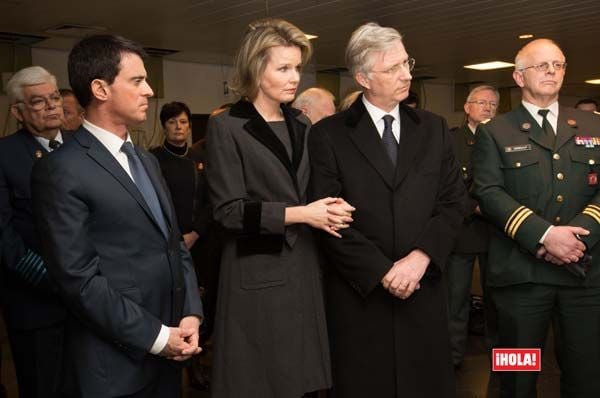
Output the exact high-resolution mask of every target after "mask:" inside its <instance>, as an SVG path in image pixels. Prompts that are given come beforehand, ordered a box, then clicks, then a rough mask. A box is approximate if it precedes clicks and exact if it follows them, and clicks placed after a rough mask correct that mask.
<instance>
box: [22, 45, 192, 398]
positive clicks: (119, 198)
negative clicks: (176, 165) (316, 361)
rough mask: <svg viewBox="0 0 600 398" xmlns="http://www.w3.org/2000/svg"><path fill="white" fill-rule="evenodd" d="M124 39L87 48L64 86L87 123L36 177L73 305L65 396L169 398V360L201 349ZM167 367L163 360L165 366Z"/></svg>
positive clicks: (52, 256)
mask: <svg viewBox="0 0 600 398" xmlns="http://www.w3.org/2000/svg"><path fill="white" fill-rule="evenodd" d="M143 55H144V52H143V50H142V49H141V47H140V46H139V45H137V44H136V43H133V42H131V41H129V40H127V39H124V38H121V37H117V36H112V35H99V36H91V37H88V38H86V39H83V40H82V41H81V42H79V43H78V44H76V45H75V47H74V48H73V49H72V50H71V53H70V54H69V62H68V70H69V81H70V83H71V87H72V88H73V91H74V92H75V95H76V96H77V98H78V100H79V102H80V104H81V105H82V106H84V107H85V113H86V119H85V120H84V124H83V127H84V128H82V129H80V130H78V131H77V133H75V135H74V137H73V139H72V140H71V141H70V142H69V143H68V144H66V145H64V146H63V147H62V148H61V150H60V151H58V152H57V153H56V154H55V156H51V157H48V158H46V159H44V160H43V161H41V162H38V164H37V165H36V167H35V168H34V171H33V175H32V189H33V198H34V212H35V219H36V223H37V225H38V229H39V230H40V233H41V234H42V235H43V236H44V237H45V239H44V241H43V242H42V246H43V253H44V259H45V260H46V263H47V265H48V269H49V270H50V272H51V274H52V275H53V276H54V277H55V279H56V281H57V283H58V285H59V288H60V292H61V293H62V295H63V297H64V300H65V302H66V303H67V305H68V306H69V309H70V311H71V312H70V314H71V315H72V316H70V317H69V319H68V322H67V328H66V330H67V335H66V338H65V346H66V351H65V356H66V358H67V361H66V363H67V366H66V371H67V372H68V379H67V385H66V387H67V390H68V394H70V395H71V396H74V397H84V398H85V397H121V396H128V397H129V396H131V397H144V398H147V397H177V396H179V394H180V388H181V374H180V369H179V367H178V366H174V365H175V364H174V363H172V362H170V361H169V359H175V360H183V359H187V358H189V357H190V355H192V354H196V353H198V352H199V350H200V349H199V347H198V327H199V325H200V317H201V316H202V305H201V303H200V298H199V296H198V286H197V283H196V275H195V272H194V269H193V265H192V262H191V259H190V255H189V252H188V251H187V249H186V248H185V245H184V243H183V241H182V240H181V233H180V232H179V227H178V226H177V219H176V217H175V213H174V210H173V205H172V203H171V200H170V196H169V194H168V190H167V187H166V186H165V185H164V183H163V178H162V175H161V173H160V169H159V166H158V162H157V161H156V159H155V158H154V157H153V156H151V155H150V154H149V153H148V152H146V151H144V150H142V149H140V148H135V147H134V146H133V145H132V143H131V138H130V136H129V134H128V132H127V126H131V125H135V124H139V123H141V122H142V121H144V120H145V118H146V110H147V109H148V99H149V98H150V97H151V96H152V95H153V92H152V89H151V88H150V86H149V85H148V83H147V81H146V76H147V75H146V70H145V68H144V63H143V61H142V58H141V57H142V56H143ZM167 358H169V359H167Z"/></svg>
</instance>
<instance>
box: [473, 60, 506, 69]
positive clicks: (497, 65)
mask: <svg viewBox="0 0 600 398" xmlns="http://www.w3.org/2000/svg"><path fill="white" fill-rule="evenodd" d="M512 66H515V64H510V63H508V62H502V61H492V62H484V63H481V64H473V65H465V66H464V67H465V68H466V69H475V70H492V69H502V68H510V67H512Z"/></svg>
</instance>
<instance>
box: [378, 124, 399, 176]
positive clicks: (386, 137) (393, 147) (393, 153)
mask: <svg viewBox="0 0 600 398" xmlns="http://www.w3.org/2000/svg"><path fill="white" fill-rule="evenodd" d="M393 121H394V117H393V116H392V115H385V116H384V117H383V125H384V127H383V134H382V136H381V141H382V142H383V146H384V147H385V151H386V152H387V154H388V156H389V157H390V160H391V161H392V164H393V165H394V166H396V159H397V158H398V142H396V138H394V133H393V132H392V123H393Z"/></svg>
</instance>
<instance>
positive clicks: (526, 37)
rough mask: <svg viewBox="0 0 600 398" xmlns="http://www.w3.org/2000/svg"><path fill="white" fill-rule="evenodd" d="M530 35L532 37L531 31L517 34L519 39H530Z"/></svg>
mask: <svg viewBox="0 0 600 398" xmlns="http://www.w3.org/2000/svg"><path fill="white" fill-rule="evenodd" d="M532 37H533V35H532V34H531V33H527V34H524V35H519V39H531V38H532Z"/></svg>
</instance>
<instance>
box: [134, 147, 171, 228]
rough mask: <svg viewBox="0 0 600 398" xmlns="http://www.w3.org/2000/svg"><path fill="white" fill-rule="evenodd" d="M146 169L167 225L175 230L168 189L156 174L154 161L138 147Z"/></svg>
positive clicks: (137, 150)
mask: <svg viewBox="0 0 600 398" xmlns="http://www.w3.org/2000/svg"><path fill="white" fill-rule="evenodd" d="M135 151H136V152H137V154H138V156H139V158H140V160H141V162H142V164H143V165H144V168H145V169H146V173H148V178H150V182H152V186H154V190H155V191H156V196H157V197H158V201H159V202H160V207H161V208H162V211H163V214H164V216H165V219H166V221H167V225H168V226H169V229H171V230H172V229H173V222H172V218H171V217H172V216H173V215H172V214H171V206H170V205H169V198H168V197H167V193H166V189H168V188H167V187H165V186H164V184H163V183H162V179H161V178H160V176H159V175H158V174H156V167H154V165H153V164H152V161H151V160H150V159H148V156H147V154H146V152H144V151H140V150H139V149H138V148H137V147H136V148H135Z"/></svg>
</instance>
